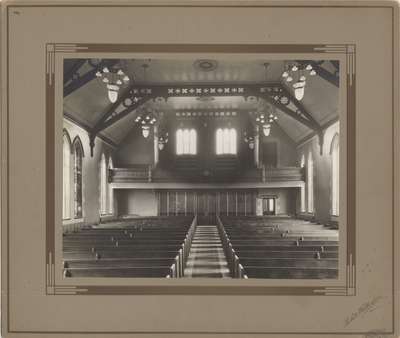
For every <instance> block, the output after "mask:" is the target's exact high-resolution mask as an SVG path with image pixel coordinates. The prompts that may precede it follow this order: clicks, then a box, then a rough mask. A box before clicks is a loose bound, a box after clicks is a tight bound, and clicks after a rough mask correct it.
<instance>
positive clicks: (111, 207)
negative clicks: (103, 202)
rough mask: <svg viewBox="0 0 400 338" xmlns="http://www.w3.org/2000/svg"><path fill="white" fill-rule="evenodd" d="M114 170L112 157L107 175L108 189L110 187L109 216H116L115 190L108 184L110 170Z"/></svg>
mask: <svg viewBox="0 0 400 338" xmlns="http://www.w3.org/2000/svg"><path fill="white" fill-rule="evenodd" d="M113 168H114V164H113V160H112V158H111V157H110V159H109V161H108V170H107V173H106V175H107V176H106V182H107V187H108V213H109V214H111V215H112V214H114V190H113V189H112V187H111V184H110V183H109V182H108V175H109V170H110V169H113Z"/></svg>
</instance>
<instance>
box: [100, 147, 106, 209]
mask: <svg viewBox="0 0 400 338" xmlns="http://www.w3.org/2000/svg"><path fill="white" fill-rule="evenodd" d="M106 213H107V163H106V157H105V155H104V153H103V154H101V159H100V215H105V214H106Z"/></svg>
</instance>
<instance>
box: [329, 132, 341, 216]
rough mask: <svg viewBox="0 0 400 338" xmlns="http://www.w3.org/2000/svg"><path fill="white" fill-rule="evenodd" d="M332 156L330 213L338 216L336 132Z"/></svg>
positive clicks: (337, 135) (337, 146)
mask: <svg viewBox="0 0 400 338" xmlns="http://www.w3.org/2000/svg"><path fill="white" fill-rule="evenodd" d="M331 156H332V176H331V178H332V181H331V186H332V190H331V193H332V215H334V216H339V176H340V173H339V172H340V170H339V134H336V135H335V136H334V137H333V139H332V143H331Z"/></svg>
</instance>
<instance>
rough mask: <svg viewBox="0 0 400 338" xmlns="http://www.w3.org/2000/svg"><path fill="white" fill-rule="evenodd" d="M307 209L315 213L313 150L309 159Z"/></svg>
mask: <svg viewBox="0 0 400 338" xmlns="http://www.w3.org/2000/svg"><path fill="white" fill-rule="evenodd" d="M307 211H308V212H309V213H314V160H313V156H312V153H311V151H310V152H309V154H308V159H307Z"/></svg>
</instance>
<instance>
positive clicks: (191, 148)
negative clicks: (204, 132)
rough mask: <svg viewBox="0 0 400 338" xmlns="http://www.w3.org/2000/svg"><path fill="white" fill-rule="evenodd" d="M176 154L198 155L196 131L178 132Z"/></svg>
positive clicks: (180, 130) (184, 130) (181, 130)
mask: <svg viewBox="0 0 400 338" xmlns="http://www.w3.org/2000/svg"><path fill="white" fill-rule="evenodd" d="M176 154H177V155H196V154H197V132H196V130H194V129H178V130H177V131H176Z"/></svg>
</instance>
